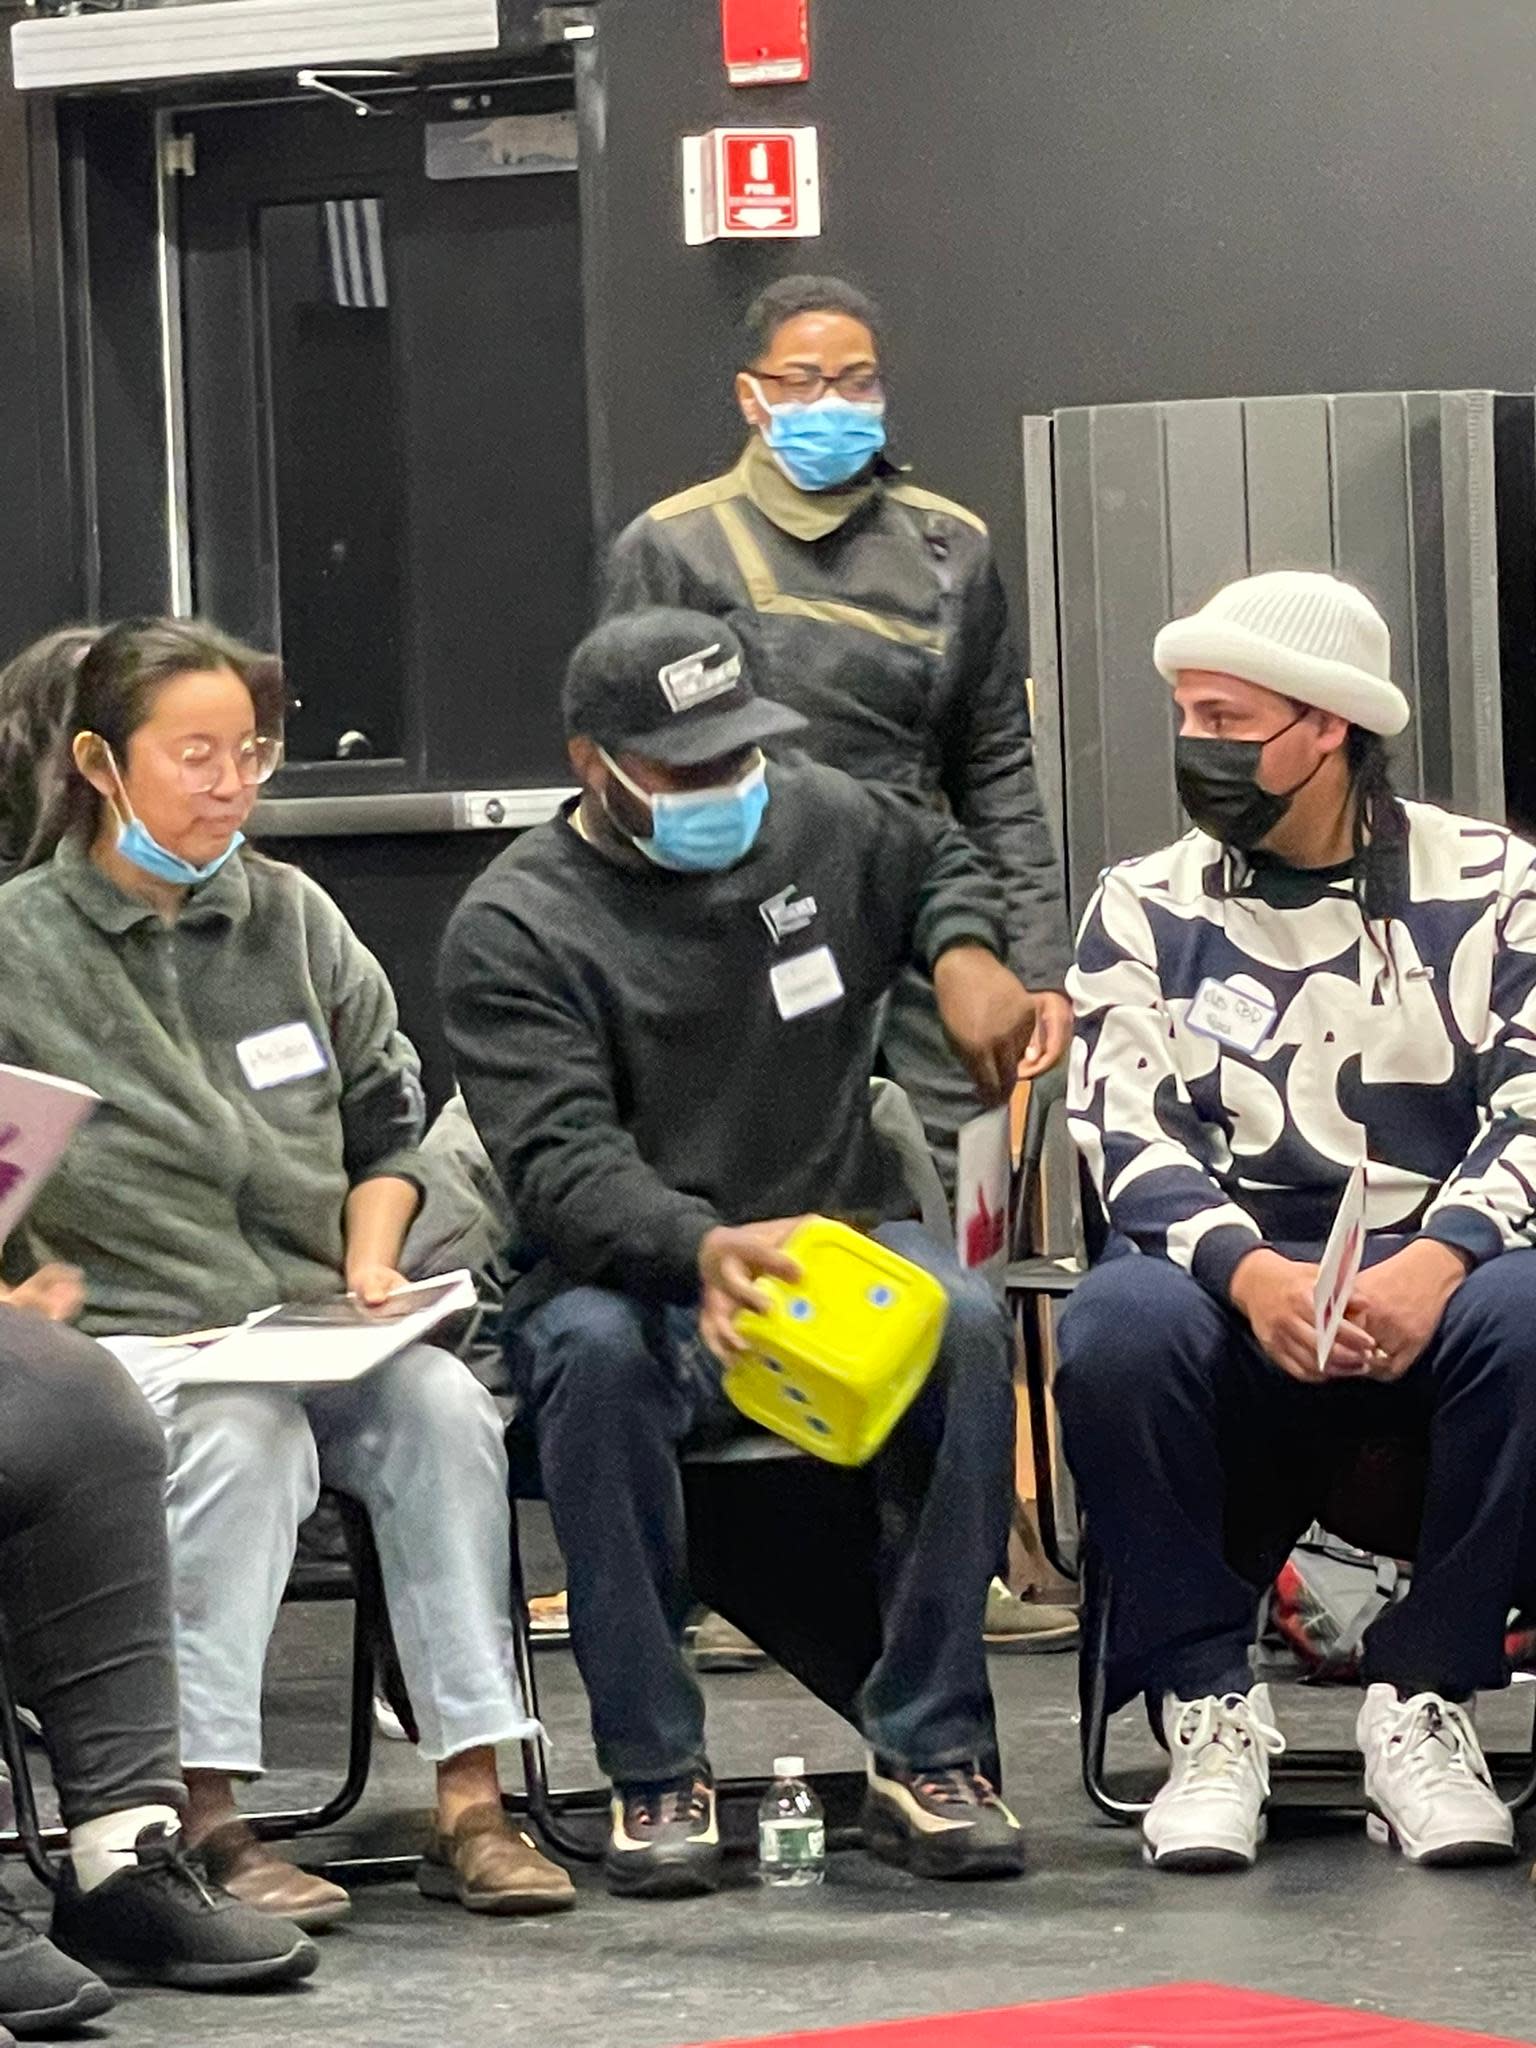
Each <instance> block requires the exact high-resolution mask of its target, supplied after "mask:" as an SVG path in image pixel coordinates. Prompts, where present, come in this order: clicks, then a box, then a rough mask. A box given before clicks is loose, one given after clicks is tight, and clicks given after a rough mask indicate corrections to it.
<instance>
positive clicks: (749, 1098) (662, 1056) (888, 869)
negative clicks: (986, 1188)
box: [442, 764, 1007, 1302]
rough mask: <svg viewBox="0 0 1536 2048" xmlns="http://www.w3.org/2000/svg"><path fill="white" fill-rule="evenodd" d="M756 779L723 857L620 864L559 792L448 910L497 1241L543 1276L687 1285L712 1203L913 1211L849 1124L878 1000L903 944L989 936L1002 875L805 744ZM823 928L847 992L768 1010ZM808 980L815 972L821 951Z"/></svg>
mask: <svg viewBox="0 0 1536 2048" xmlns="http://www.w3.org/2000/svg"><path fill="white" fill-rule="evenodd" d="M769 788H770V791H771V801H770V803H769V807H768V811H767V814H766V817H765V818H764V821H763V826H762V831H761V833H760V835H759V837H758V841H757V844H756V845H755V846H754V848H753V849H752V851H751V853H750V854H748V856H747V858H746V859H745V860H744V861H742V862H741V863H740V864H739V865H738V866H736V867H734V868H731V869H729V870H727V871H726V872H724V873H721V874H701V875H678V874H673V873H669V872H667V871H664V870H661V869H658V868H656V867H654V866H652V865H650V864H649V863H647V864H646V865H645V866H644V867H643V868H640V867H634V866H631V865H629V864H627V863H620V862H619V861H617V860H615V859H614V858H613V857H612V856H611V855H609V854H607V853H604V852H603V851H601V850H600V849H599V848H598V847H596V846H594V845H592V844H590V843H589V842H588V841H587V840H585V839H583V838H582V837H581V835H580V834H579V833H578V832H577V831H576V830H575V829H574V827H573V826H572V824H571V822H570V814H569V812H567V814H566V815H565V816H563V817H561V818H558V819H555V820H553V821H551V822H550V823H549V824H547V825H541V826H537V827H536V828H535V829H534V830H532V831H530V832H528V833H525V834H524V835H523V837H522V838H521V839H519V840H518V842H517V844H516V845H515V846H513V847H511V848H509V849H508V851H507V852H506V853H504V854H502V855H501V857H500V858H499V859H498V860H496V861H494V862H492V864H491V866H490V867H489V868H488V869H487V871H486V872H485V873H484V874H483V875H482V876H481V877H480V879H479V880H478V881H477V882H476V883H475V884H474V885H473V886H472V888H471V889H470V891H469V893H468V895H467V896H466V897H465V899H464V901H463V902H462V903H461V904H460V906H459V908H458V910H457V911H456V913H455V914H454V918H453V921H452V923H451V925H450V926H449V929H448V936H447V939H446V940H445V942H444V947H443V959H442V989H443V1001H444V1010H445V1015H446V1021H447V1029H448V1038H449V1043H450V1045H451V1046H452V1049H453V1056H454V1061H455V1065H456V1067H457V1070H458V1077H459V1081H460V1084H461V1086H462V1087H463V1090H464V1094H465V1097H466V1099H467V1101H468V1103H469V1108H470V1113H471V1115H472V1116H473V1118H474V1120H475V1123H476V1125H477V1126H478V1128H479V1131H480V1135H481V1137H482V1138H483V1139H484V1141H485V1145H486V1149H487V1150H488V1151H489V1153H490V1155H491V1158H492V1160H493V1162H494V1164H495V1167H496V1170H497V1172H498V1173H499V1174H500V1175H501V1179H502V1183H503V1185H504V1186H505V1188H506V1191H507V1195H508V1198H509V1200H510V1201H511V1204H512V1207H513V1210H514V1212H515V1214H516V1216H517V1221H518V1231H519V1237H520V1240H521V1245H520V1250H519V1256H518V1261H517V1262H518V1264H519V1265H521V1266H522V1267H523V1268H524V1269H525V1270H527V1268H528V1267H529V1266H530V1265H532V1264H536V1263H537V1262H539V1261H546V1262H552V1267H550V1268H546V1271H547V1274H548V1278H549V1281H550V1283H551V1285H552V1286H562V1285H576V1284H580V1283H590V1284H593V1285H596V1286H602V1287H610V1288H614V1289H617V1290H619V1291H621V1292H623V1293H627V1294H631V1295H635V1296H638V1297H639V1298H641V1299H645V1300H652V1301H676V1302H691V1301H692V1300H694V1299H695V1298H696V1296H697V1293H698V1251H699V1245H700V1242H701V1240H702V1239H703V1237H704V1235H705V1233H706V1232H707V1231H709V1230H711V1229H713V1228H714V1226H715V1225H716V1224H719V1223H744V1222H752V1221H758V1220H763V1219H767V1218H771V1217H781V1216H797V1215H801V1214H803V1213H805V1212H807V1211H811V1210H819V1211H822V1212H827V1211H830V1212H833V1213H837V1214H844V1215H873V1216H876V1217H881V1218H889V1217H893V1216H899V1215H906V1214H908V1213H910V1210H911V1207H912V1204H911V1201H910V1198H909V1197H908V1196H907V1195H906V1193H905V1191H904V1189H903V1188H902V1186H901V1184H900V1175H899V1172H898V1170H897V1169H896V1167H895V1164H894V1162H893V1161H892V1160H891V1158H890V1157H889V1155H888V1154H887V1153H886V1151H885V1150H884V1148H883V1147H881V1146H880V1144H879V1143H878V1141H877V1140H876V1138H875V1135H874V1133H873V1131H872V1129H871V1126H870V1110H869V1100H870V1091H869V1079H870V1068H871V1060H872V1049H873V1045H874V1037H875V1023H876V1015H875V1013H876V1007H877V1005H878V1003H879V1001H880V999H881V997H882V996H883V995H884V994H885V992H886V991H887V989H888V988H889V987H890V986H891V983H892V982H893V981H894V980H895V978H896V976H897V975H898V974H899V973H900V971H901V970H902V968H903V967H904V966H905V965H906V963H907V962H908V960H909V959H910V958H911V957H913V956H914V955H916V956H917V957H918V958H919V959H921V960H923V961H925V962H927V963H928V964H930V965H931V964H932V963H933V961H935V960H936V959H937V958H938V956H939V955H940V954H941V953H942V952H944V951H945V950H946V949H947V948H948V947H950V946H953V945H956V944H962V943H965V942H968V941H973V942H976V943H979V944H981V945H983V946H985V947H986V948H987V949H988V950H989V951H990V952H992V953H994V954H995V955H997V956H998V957H999V958H1005V957H1006V953H1007V926H1006V913H1005V908H1004V902H1003V896H1002V891H1001V889H1000V887H999V885H998V883H997V882H996V881H995V880H994V879H993V878H992V877H991V875H990V874H989V873H988V872H987V871H986V868H985V866H984V864H983V862H982V859H981V857H980V856H979V855H978V854H977V853H976V852H975V850H974V849H973V848H972V846H971V844H970V842H969V841H968V840H967V839H966V837H965V836H964V835H963V834H962V833H961V832H960V831H959V830H958V829H957V828H956V827H955V826H954V825H952V824H950V823H949V822H948V821H947V820H946V819H944V818H943V817H941V816H940V815H939V814H937V813H936V812H934V811H932V810H929V809H927V808H925V807H924V806H923V805H922V804H921V803H919V802H917V801H915V800H914V799H913V798H911V797H908V796H903V795H900V794H898V793H896V792H893V791H889V790H885V789H880V788H876V787H872V786H869V785H865V784H861V783H857V782H854V781H853V780H851V779H850V778H849V777H848V776H845V775H843V774H841V773H839V772H838V771H836V770H834V769H827V768H822V767H817V766H812V765H810V764H796V765H794V766H782V767H772V768H770V769H769ZM821 948H828V949H830V952H831V955H832V959H833V961H834V962H835V967H836V974H837V976H838V977H839V978H840V979H841V982H842V985H843V988H844V991H845V993H844V994H843V995H842V996H841V997H840V998H834V999H833V1000H830V1001H827V1002H825V1003H824V1004H823V1006H821V1007H817V1008H814V1009H810V1010H808V1011H807V1012H806V1013H805V1014H802V1015H798V1016H793V1017H792V1018H791V1019H790V1020H789V1021H786V1019H785V1018H784V1017H783V1016H782V1015H781V1014H780V1004H779V1002H778V1001H777V1000H776V999H775V996H774V993H773V989H772V986H771V984H770V974H771V972H772V970H773V969H774V968H775V967H778V966H780V965H781V964H782V963H784V962H786V961H796V960H805V959H807V957H808V956H811V955H814V954H816V953H817V952H818V950H819V949H821ZM810 979H811V984H812V996H813V997H814V996H815V995H818V994H825V993H826V992H827V989H828V987H829V986H830V985H831V984H830V983H829V981H828V976H827V973H826V964H825V962H822V963H821V971H820V972H817V971H816V964H815V963H814V962H813V963H812V967H811V970H810ZM781 983H782V977H781ZM785 1006H786V1007H788V1008H790V1009H791V1010H793V1009H794V1007H795V1004H794V1002H793V1001H792V1000H790V1001H788V1002H787V1003H786V1005H785Z"/></svg>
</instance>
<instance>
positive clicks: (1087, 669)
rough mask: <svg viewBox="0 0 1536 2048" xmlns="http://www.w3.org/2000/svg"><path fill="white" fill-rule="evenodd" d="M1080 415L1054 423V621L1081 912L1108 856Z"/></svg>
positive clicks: (1086, 433) (1086, 430) (1085, 450)
mask: <svg viewBox="0 0 1536 2048" xmlns="http://www.w3.org/2000/svg"><path fill="white" fill-rule="evenodd" d="M1089 422H1090V416H1089V414H1088V413H1087V412H1070V413H1060V414H1058V415H1057V418H1056V428H1055V445H1056V557H1057V564H1058V576H1059V586H1058V594H1057V604H1056V618H1057V622H1058V633H1059V642H1058V645H1059V659H1060V663H1061V723H1062V734H1063V760H1064V777H1065V803H1066V842H1065V851H1066V858H1067V874H1068V878H1069V880H1070V882H1071V885H1072V899H1073V905H1074V908H1075V909H1077V910H1081V908H1082V907H1083V904H1084V903H1085V901H1086V900H1087V896H1088V894H1089V892H1090V891H1091V890H1092V887H1093V879H1094V877H1095V876H1096V875H1097V874H1098V872H1099V870H1100V868H1102V867H1103V866H1104V864H1105V862H1106V861H1107V860H1108V859H1109V824H1108V820H1107V819H1106V817H1105V814H1104V788H1103V772H1104V768H1103V754H1104V747H1105V741H1106V733H1105V726H1104V717H1103V707H1102V704H1101V702H1100V673H1101V667H1100V649H1099V569H1098V534H1097V526H1096V522H1095V516H1094V497H1093V456H1092V434H1091V428H1090V423H1089Z"/></svg>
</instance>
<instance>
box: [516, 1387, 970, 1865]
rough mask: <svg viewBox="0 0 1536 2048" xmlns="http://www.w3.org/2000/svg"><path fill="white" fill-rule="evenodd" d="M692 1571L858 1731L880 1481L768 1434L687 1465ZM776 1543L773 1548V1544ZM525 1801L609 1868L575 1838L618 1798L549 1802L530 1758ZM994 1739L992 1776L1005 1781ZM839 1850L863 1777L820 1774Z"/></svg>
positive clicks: (553, 1837)
mask: <svg viewBox="0 0 1536 2048" xmlns="http://www.w3.org/2000/svg"><path fill="white" fill-rule="evenodd" d="M508 1455H509V1461H510V1463H511V1467H512V1485H513V1493H514V1527H515V1508H516V1501H517V1500H518V1499H522V1500H534V1499H538V1498H539V1497H540V1495H541V1488H540V1483H539V1478H538V1465H537V1455H536V1450H535V1447H534V1445H533V1442H532V1439H531V1437H530V1435H529V1433H528V1432H527V1431H525V1430H523V1429H521V1428H519V1427H517V1426H516V1425H514V1427H513V1429H512V1430H511V1431H510V1432H509V1434H508ZM683 1485H684V1494H685V1501H686V1510H687V1518H688V1549H689V1570H690V1576H691V1579H692V1584H693V1590H694V1592H695V1594H696V1596H697V1597H698V1598H699V1599H700V1600H702V1601H704V1602H706V1603H707V1604H708V1605H709V1606H710V1607H713V1608H715V1609H716V1610H717V1611H718V1612H720V1613H721V1614H723V1615H725V1616H726V1618H727V1619H728V1620H730V1621H732V1622H734V1623H735V1624H736V1626H737V1627H738V1628H741V1629H744V1630H745V1631H746V1633H747V1634H748V1635H749V1636H751V1638H752V1639H753V1641H754V1642H757V1643H760V1644H761V1645H762V1647H763V1648H764V1649H765V1650H766V1651H768V1652H769V1654H770V1655H771V1656H773V1657H774V1658H775V1659H776V1661H777V1662H778V1663H779V1664H781V1665H782V1666H783V1668H784V1669H785V1670H786V1671H788V1672H789V1673H790V1675H791V1676H792V1677H794V1678H796V1679H798V1680H799V1681H800V1683H801V1684H802V1685H804V1686H805V1687H806V1688H807V1690H808V1691H810V1692H811V1693H813V1694H814V1695H815V1696H816V1697H817V1698H818V1699H820V1700H822V1701H823V1702H824V1703H825V1704H826V1705H828V1706H830V1707H831V1708H832V1709H833V1711H834V1712H835V1713H837V1714H839V1715H841V1716H842V1718H843V1719H844V1720H846V1721H848V1722H850V1723H851V1724H853V1725H854V1726H857V1715H856V1710H855V1702H856V1700H857V1697H858V1693H859V1689H860V1687H861V1686H862V1685H863V1682H864V1680H865V1678H866V1677H867V1676H868V1674H869V1672H870V1670H871V1668H872V1667H873V1665H874V1662H875V1659H876V1657H877V1656H878V1654H879V1649H880V1611H879V1603H878V1597H877V1588H876V1583H875V1571H874V1545H875V1515H874V1496H873V1489H872V1487H871V1485H870V1482H869V1478H868V1475H867V1474H865V1473H862V1472H857V1471H852V1472H849V1471H841V1470H838V1469H837V1468H835V1467H833V1466H830V1465H826V1464H823V1463H822V1462H821V1461H820V1460H819V1459H815V1458H809V1457H806V1456H805V1455H804V1454H803V1453H801V1452H800V1451H797V1450H795V1449H794V1448H793V1446H791V1445H789V1444H786V1443H783V1442H781V1441H780V1440H779V1439H778V1438H777V1437H773V1436H769V1435H767V1434H766V1433H759V1434H755V1435H751V1436H744V1437H741V1438H739V1439H735V1440H733V1441H731V1442H728V1443H725V1444H721V1445H718V1446H711V1447H710V1448H708V1449H700V1450H696V1451H691V1452H688V1453H686V1454H685V1455H684V1459H683ZM768 1530H772V1532H773V1540H772V1541H771V1542H770V1541H765V1531H768ZM514 1615H515V1616H516V1617H518V1619H519V1637H520V1660H519V1661H520V1667H521V1668H520V1673H519V1675H520V1676H521V1678H522V1681H523V1684H524V1687H525V1689H526V1696H527V1698H528V1701H529V1704H530V1706H531V1708H532V1709H533V1711H534V1712H535V1713H537V1712H538V1694H537V1681H536V1677H535V1673H534V1666H533V1658H532V1655H531V1654H530V1651H529V1644H528V1637H527V1630H526V1609H525V1607H524V1606H523V1605H522V1603H521V1600H520V1599H518V1600H515V1601H514ZM532 1751H533V1753H532V1755H531V1756H530V1758H529V1768H528V1772H527V1793H526V1797H525V1798H524V1799H521V1800H519V1799H515V1798H509V1799H508V1802H507V1804H508V1806H509V1808H510V1809H511V1810H512V1811H514V1812H520V1813H524V1814H526V1816H527V1818H528V1819H529V1820H530V1821H531V1822H532V1823H533V1824H534V1826H535V1827H537V1828H538V1829H539V1831H540V1832H541V1833H542V1834H543V1836H544V1837H545V1839H546V1840H547V1841H548V1842H549V1843H550V1844H551V1846H552V1847H554V1848H555V1849H557V1850H559V1851H560V1853H561V1854H562V1855H565V1856H569V1857H570V1858H572V1859H573V1860H575V1861H580V1862H595V1861H598V1860H599V1859H600V1858H601V1856H602V1854H603V1840H602V1835H601V1833H594V1832H593V1831H592V1830H590V1829H588V1830H587V1831H585V1832H583V1831H581V1830H579V1829H578V1828H573V1827H571V1826H570V1825H568V1822H569V1821H570V1820H572V1819H576V1820H579V1819H581V1818H583V1817H585V1818H587V1819H589V1820H590V1819H591V1818H593V1817H596V1816H604V1817H606V1814H607V1811H608V1802H609V1797H610V1794H609V1790H608V1787H607V1786H606V1785H600V1786H593V1787H588V1788H584V1789H580V1790H576V1791H553V1790H551V1788H550V1784H549V1776H548V1765H547V1759H546V1758H545V1756H544V1754H543V1751H542V1749H541V1748H540V1746H538V1745H533V1746H532ZM995 1752H996V1743H995V1739H994V1741H993V1744H992V1749H991V1753H990V1754H989V1755H988V1756H987V1757H986V1758H984V1759H983V1760H982V1769H983V1770H984V1771H986V1772H987V1774H988V1775H989V1776H990V1777H992V1778H993V1781H994V1783H996V1782H998V1781H999V1777H1000V1772H999V1767H998V1762H997V1757H996V1753H995ZM769 1782H770V1781H769V1780H768V1779H767V1778H766V1777H750V1778H745V1777H741V1778H723V1779H721V1780H720V1781H719V1784H718V1786H717V1790H718V1792H719V1795H720V1798H721V1800H722V1802H723V1803H736V1802H742V1801H747V1802H752V1803H754V1804H755V1803H756V1801H758V1800H759V1799H761V1797H762V1795H763V1793H764V1792H765V1791H766V1790H767V1789H768V1785H769ZM811 1783H812V1784H813V1785H814V1786H815V1788H816V1790H817V1792H818V1794H819V1796H820V1797H821V1800H822V1803H823V1805H824V1806H825V1807H826V1810H827V1815H828V1819H829V1823H830V1839H831V1840H832V1842H833V1844H834V1846H841V1845H844V1844H846V1843H849V1842H852V1841H853V1840H854V1839H855V1836H854V1835H853V1833H852V1823H853V1822H854V1821H855V1819H856V1817H857V1813H858V1809H859V1806H860V1804H861V1803H862V1799H863V1792H864V1776H863V1773H862V1772H858V1771H824V1772H817V1773H813V1774H812V1777H811Z"/></svg>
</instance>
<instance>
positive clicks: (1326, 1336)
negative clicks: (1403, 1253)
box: [1312, 1166, 1365, 1372]
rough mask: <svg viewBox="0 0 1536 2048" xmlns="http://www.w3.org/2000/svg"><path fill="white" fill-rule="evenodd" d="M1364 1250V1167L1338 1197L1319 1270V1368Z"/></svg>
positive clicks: (1341, 1316) (1316, 1297)
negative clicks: (1337, 1206)
mask: <svg viewBox="0 0 1536 2048" xmlns="http://www.w3.org/2000/svg"><path fill="white" fill-rule="evenodd" d="M1364 1251H1365V1168H1364V1167H1363V1166H1357V1167H1356V1168H1355V1170H1354V1172H1353V1173H1352V1174H1351V1175H1350V1176H1349V1179H1348V1181H1347V1182H1346V1183H1345V1186H1344V1192H1343V1194H1342V1195H1341V1196H1340V1197H1339V1213H1338V1215H1337V1216H1335V1217H1334V1219H1333V1228H1332V1230H1330V1231H1329V1233H1328V1242H1327V1244H1326V1245H1325V1246H1324V1248H1323V1256H1322V1262H1321V1264H1320V1265H1319V1266H1318V1269H1317V1292H1316V1293H1315V1294H1314V1296H1313V1298H1312V1302H1313V1316H1314V1320H1315V1325H1316V1329H1317V1369H1318V1371H1319V1372H1321V1371H1322V1370H1323V1368H1324V1366H1326V1365H1327V1363H1328V1354H1329V1352H1330V1351H1332V1349H1333V1340H1334V1338H1335V1337H1336V1336H1337V1335H1338V1334H1339V1325H1340V1323H1342V1322H1343V1320H1344V1310H1345V1309H1346V1307H1347V1306H1348V1304H1349V1296H1350V1290H1351V1289H1352V1288H1353V1286H1354V1284H1355V1281H1356V1278H1357V1277H1358V1275H1359V1272H1360V1259H1361V1256H1362V1254H1363V1253H1364Z"/></svg>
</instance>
